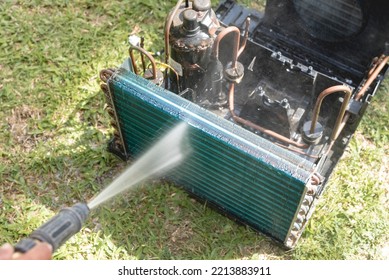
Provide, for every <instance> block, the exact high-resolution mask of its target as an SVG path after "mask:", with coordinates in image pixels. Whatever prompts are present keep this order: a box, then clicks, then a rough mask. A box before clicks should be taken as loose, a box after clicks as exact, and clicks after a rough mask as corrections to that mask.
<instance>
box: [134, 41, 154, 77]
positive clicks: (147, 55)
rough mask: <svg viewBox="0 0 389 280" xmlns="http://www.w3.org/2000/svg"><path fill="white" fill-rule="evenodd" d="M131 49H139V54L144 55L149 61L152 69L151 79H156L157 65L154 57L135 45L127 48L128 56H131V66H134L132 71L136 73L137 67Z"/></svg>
mask: <svg viewBox="0 0 389 280" xmlns="http://www.w3.org/2000/svg"><path fill="white" fill-rule="evenodd" d="M133 50H137V51H139V52H140V53H141V54H143V55H145V56H146V57H147V58H148V59H149V60H150V62H151V67H152V69H153V80H155V79H157V66H156V63H155V60H154V57H153V56H152V55H151V54H150V53H149V52H147V51H146V50H144V49H142V48H140V47H136V46H131V47H130V49H129V53H130V57H131V60H132V61H131V62H132V67H133V68H134V73H135V74H136V75H138V68H137V67H136V63H135V59H134V53H133Z"/></svg>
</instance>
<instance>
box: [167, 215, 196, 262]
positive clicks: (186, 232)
mask: <svg viewBox="0 0 389 280" xmlns="http://www.w3.org/2000/svg"><path fill="white" fill-rule="evenodd" d="M167 231H168V232H170V234H169V236H170V238H169V241H168V247H169V249H170V252H171V253H172V254H173V255H174V254H178V253H180V251H181V250H180V248H185V247H186V246H188V243H189V240H190V239H191V238H192V236H193V234H194V233H193V229H192V226H191V221H189V220H184V221H182V222H181V224H180V225H178V226H175V225H172V224H169V225H168V227H167Z"/></svg>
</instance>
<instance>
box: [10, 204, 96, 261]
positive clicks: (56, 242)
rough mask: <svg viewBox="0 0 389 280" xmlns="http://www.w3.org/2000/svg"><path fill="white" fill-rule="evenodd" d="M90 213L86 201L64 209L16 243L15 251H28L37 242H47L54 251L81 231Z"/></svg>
mask: <svg viewBox="0 0 389 280" xmlns="http://www.w3.org/2000/svg"><path fill="white" fill-rule="evenodd" d="M88 215H89V207H88V206H87V205H86V204H85V203H77V204H75V205H73V206H72V207H67V208H64V209H62V210H61V211H60V212H59V213H58V214H57V215H55V216H54V217H53V218H51V219H50V220H49V221H48V222H46V223H45V224H43V225H42V226H40V227H39V228H38V229H36V230H35V231H34V232H33V233H31V235H30V236H29V237H27V238H25V239H22V240H20V241H19V242H18V243H17V244H16V245H15V252H19V253H26V252H27V251H29V250H30V249H32V248H33V247H34V246H35V245H36V244H37V242H39V241H40V242H46V243H49V244H50V245H51V246H52V247H53V252H54V251H55V250H57V249H58V248H59V247H60V246H61V245H62V244H64V243H65V242H66V241H67V240H68V239H69V238H70V237H72V236H73V235H74V234H76V233H77V232H79V231H80V230H81V228H82V226H83V224H84V222H85V220H86V218H87V217H88Z"/></svg>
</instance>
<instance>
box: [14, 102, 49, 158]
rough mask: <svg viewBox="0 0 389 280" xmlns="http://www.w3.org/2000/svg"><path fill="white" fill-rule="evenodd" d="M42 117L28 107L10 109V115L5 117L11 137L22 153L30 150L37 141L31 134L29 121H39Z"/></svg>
mask: <svg viewBox="0 0 389 280" xmlns="http://www.w3.org/2000/svg"><path fill="white" fill-rule="evenodd" d="M42 115H43V113H42V111H41V110H39V109H37V108H32V107H29V106H28V105H22V106H20V107H17V108H14V109H12V111H11V115H10V116H9V117H7V123H8V126H9V129H10V132H11V135H12V137H13V139H14V140H15V142H16V143H17V144H19V145H20V146H21V147H22V149H23V150H24V151H30V150H32V149H33V148H34V147H35V145H36V142H37V141H38V139H37V138H38V136H37V135H36V134H33V133H31V130H32V129H31V127H30V126H31V121H30V120H34V121H39V120H41V118H42Z"/></svg>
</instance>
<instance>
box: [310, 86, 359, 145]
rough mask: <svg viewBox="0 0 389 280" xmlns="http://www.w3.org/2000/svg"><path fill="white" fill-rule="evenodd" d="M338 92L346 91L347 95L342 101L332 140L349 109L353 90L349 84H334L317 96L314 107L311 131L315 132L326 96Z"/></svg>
mask: <svg viewBox="0 0 389 280" xmlns="http://www.w3.org/2000/svg"><path fill="white" fill-rule="evenodd" d="M337 92H344V93H345V97H344V100H343V103H342V107H341V109H340V111H339V115H338V118H337V119H336V123H335V127H334V129H333V132H332V135H331V140H333V139H334V136H335V135H336V132H337V131H338V129H339V126H340V123H341V121H342V120H343V117H344V114H345V113H346V109H347V106H348V103H349V101H350V98H351V90H350V88H349V87H347V86H343V85H338V86H332V87H329V88H327V89H325V90H323V91H322V92H321V93H320V94H319V97H318V98H317V101H316V103H315V107H314V109H313V116H312V122H311V129H310V133H314V131H315V128H316V123H317V119H318V118H319V114H320V108H321V104H322V102H323V100H324V98H325V97H327V96H328V95H331V94H334V93H337Z"/></svg>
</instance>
